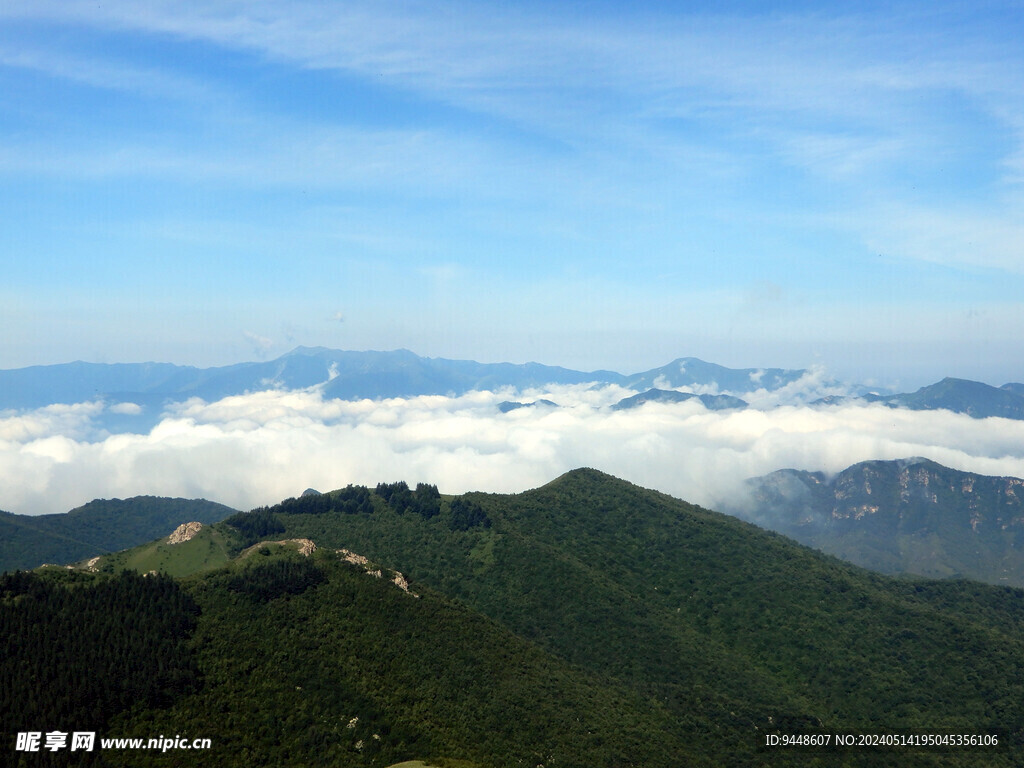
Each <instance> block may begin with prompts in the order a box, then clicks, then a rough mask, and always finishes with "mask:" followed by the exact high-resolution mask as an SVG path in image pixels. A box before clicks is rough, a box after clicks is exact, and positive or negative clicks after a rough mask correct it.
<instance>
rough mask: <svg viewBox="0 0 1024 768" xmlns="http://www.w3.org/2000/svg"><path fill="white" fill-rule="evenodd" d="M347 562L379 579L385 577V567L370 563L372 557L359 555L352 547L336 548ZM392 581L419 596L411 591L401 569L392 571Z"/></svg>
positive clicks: (411, 593)
mask: <svg viewBox="0 0 1024 768" xmlns="http://www.w3.org/2000/svg"><path fill="white" fill-rule="evenodd" d="M335 551H336V552H337V553H338V554H339V555H341V557H342V559H343V560H344V561H345V562H346V563H352V565H356V566H359V567H360V568H362V569H363V571H364V572H365V573H366V574H367V575H368V576H373V577H374V578H377V579H383V578H384V569H383V568H375V567H374V566H372V565H371V564H370V559H369V558H368V557H365V556H363V555H358V554H356V553H355V552H353V551H352V550H350V549H338V550H335ZM391 574H392V576H391V583H392V584H394V585H395V586H396V587H398V588H399V589H400V590H402V591H403V592H407V593H408V594H410V595H412V596H413V597H419V595H417V594H416V593H415V592H410V591H409V581H408V579H406V578H405V576H403V575H402V573H401V572H400V571H391Z"/></svg>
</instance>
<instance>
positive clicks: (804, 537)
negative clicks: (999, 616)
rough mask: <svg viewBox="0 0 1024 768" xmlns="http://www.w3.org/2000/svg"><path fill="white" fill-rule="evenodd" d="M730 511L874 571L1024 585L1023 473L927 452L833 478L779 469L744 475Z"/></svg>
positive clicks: (867, 463) (872, 463) (858, 467)
mask: <svg viewBox="0 0 1024 768" xmlns="http://www.w3.org/2000/svg"><path fill="white" fill-rule="evenodd" d="M748 487H749V489H750V492H751V499H752V502H751V504H750V505H749V506H738V507H737V508H736V509H735V510H732V511H733V512H734V513H735V514H736V515H738V516H740V517H743V518H744V519H747V520H751V521H753V522H755V523H758V524H759V525H763V526H764V527H766V528H770V529H772V530H775V531H778V532H780V533H783V534H785V535H786V536H790V537H792V538H794V539H796V540H797V541H801V542H803V543H804V544H807V545H809V546H812V547H816V548H818V549H821V550H823V551H825V552H829V553H830V554H833V555H836V556H837V557H841V558H843V559H844V560H849V561H850V562H853V563H856V564H858V565H861V566H864V567H865V568H871V569H873V570H877V571H881V572H883V573H893V574H897V573H908V574H917V575H922V576H931V577H935V578H947V577H950V576H962V577H967V578H972V579H979V580H981V581H987V582H989V583H991V584H1010V585H1013V586H1018V587H1020V586H1024V480H1021V479H1019V478H1015V477H988V476H985V475H978V474H974V473H972V472H961V471H959V470H955V469H950V468H949V467H944V466H942V465H941V464H937V463H935V462H934V461H929V460H927V459H921V458H916V459H903V460H900V461H865V462H861V463H859V464H855V465H853V466H852V467H848V468H847V469H845V470H843V471H842V472H840V473H839V474H837V475H835V476H834V477H829V476H827V475H825V474H824V473H821V472H805V471H800V470H794V469H783V470H779V471H778V472H773V473H771V474H769V475H765V476H763V477H757V478H753V479H752V480H749V481H748Z"/></svg>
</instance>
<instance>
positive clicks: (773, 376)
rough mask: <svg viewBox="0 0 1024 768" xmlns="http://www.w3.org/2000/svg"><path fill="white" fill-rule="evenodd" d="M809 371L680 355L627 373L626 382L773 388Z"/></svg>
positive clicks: (663, 386)
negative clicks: (738, 365)
mask: <svg viewBox="0 0 1024 768" xmlns="http://www.w3.org/2000/svg"><path fill="white" fill-rule="evenodd" d="M806 374H807V371H806V370H805V369H785V368H725V367H724V366H721V365H715V364H714V363H706V362H704V361H703V360H698V359H697V358H696V357H681V358H679V359H678V360H673V361H672V362H671V363H669V364H668V365H663V366H662V367H660V368H654V369H653V370H650V371H645V372H643V373H637V374H634V375H632V376H627V377H626V378H625V381H624V382H623V383H624V384H625V385H626V386H627V387H629V388H630V389H636V390H647V389H655V388H656V389H678V388H680V387H716V388H717V389H718V391H719V392H753V391H755V390H758V389H766V390H768V391H774V390H777V389H781V388H782V387H784V386H786V385H787V384H792V383H794V382H796V381H799V380H800V379H801V378H802V377H803V376H805V375H806Z"/></svg>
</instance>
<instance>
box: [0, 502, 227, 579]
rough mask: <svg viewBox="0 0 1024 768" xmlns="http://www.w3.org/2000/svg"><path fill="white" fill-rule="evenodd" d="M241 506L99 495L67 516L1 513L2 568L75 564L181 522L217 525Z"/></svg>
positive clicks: (154, 535) (3, 569)
mask: <svg viewBox="0 0 1024 768" xmlns="http://www.w3.org/2000/svg"><path fill="white" fill-rule="evenodd" d="M235 511H236V510H233V509H231V508H230V507H226V506H224V505H223V504H217V503H216V502H212V501H206V500H205V499H168V498H162V497H157V496H135V497H134V498H130V499H96V500H94V501H90V502H89V503H88V504H84V505H83V506H81V507H78V508H76V509H73V510H71V511H70V512H67V513H65V514H56V515H13V514H11V513H9V512H0V572H3V571H12V570H15V569H17V568H35V567H36V566H39V565H42V564H43V563H58V564H63V563H70V562H72V561H74V560H80V559H82V558H86V557H95V556H97V555H103V554H107V553H110V552H116V551H118V550H121V549H126V548H128V547H134V546H135V545H136V544H141V543H143V542H147V541H150V540H152V539H154V538H155V537H157V536H160V535H162V534H164V533H166V532H168V531H170V530H172V529H174V528H175V527H177V526H179V525H181V524H182V523H186V522H189V521H190V520H197V521H199V522H202V523H216V522H218V521H220V520H223V519H224V518H225V517H227V516H228V515H230V514H233V513H234V512H235Z"/></svg>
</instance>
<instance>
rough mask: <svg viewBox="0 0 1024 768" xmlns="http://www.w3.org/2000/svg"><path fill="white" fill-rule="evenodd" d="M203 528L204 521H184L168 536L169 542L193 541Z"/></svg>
mask: <svg viewBox="0 0 1024 768" xmlns="http://www.w3.org/2000/svg"><path fill="white" fill-rule="evenodd" d="M201 530H203V524H202V523H182V524H181V525H179V526H178V527H177V528H175V529H174V533H172V534H171V535H170V536H168V537H167V543H168V544H182V543H184V542H186V541H191V540H192V539H193V538H195V535H196V534H197V533H199V532H200V531H201Z"/></svg>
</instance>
